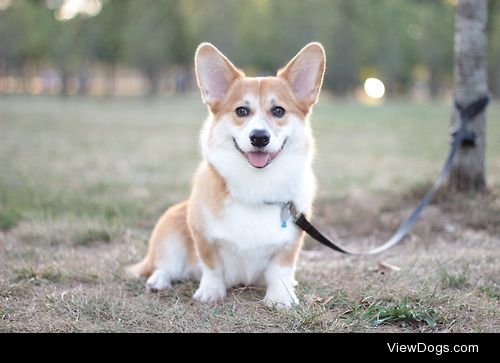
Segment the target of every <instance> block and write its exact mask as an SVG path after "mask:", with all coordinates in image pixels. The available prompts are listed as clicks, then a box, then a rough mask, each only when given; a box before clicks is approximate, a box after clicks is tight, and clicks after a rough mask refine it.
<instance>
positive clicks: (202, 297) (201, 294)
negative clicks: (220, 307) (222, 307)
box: [193, 286, 226, 304]
mask: <svg viewBox="0 0 500 363" xmlns="http://www.w3.org/2000/svg"><path fill="white" fill-rule="evenodd" d="M225 297H226V288H225V286H200V287H199V288H198V290H196V292H195V293H194V295H193V299H195V300H198V301H201V302H203V303H209V304H214V303H218V302H222V300H224V298H225Z"/></svg>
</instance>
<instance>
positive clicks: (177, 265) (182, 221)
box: [127, 203, 199, 292]
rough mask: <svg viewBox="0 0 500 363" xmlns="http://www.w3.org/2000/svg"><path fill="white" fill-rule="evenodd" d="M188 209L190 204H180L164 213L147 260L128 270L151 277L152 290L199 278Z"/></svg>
mask: <svg viewBox="0 0 500 363" xmlns="http://www.w3.org/2000/svg"><path fill="white" fill-rule="evenodd" d="M186 208H187V205H186V203H181V204H177V205H175V206H173V207H172V208H170V209H168V210H167V211H166V212H165V213H164V214H163V216H162V217H161V218H160V220H159V221H158V223H157V224H156V226H155V228H154V230H153V233H152V235H151V238H150V240H149V249H148V253H147V255H146V257H145V258H144V259H143V260H142V261H141V262H139V263H137V264H135V265H132V266H130V267H129V268H128V269H127V271H128V272H129V273H130V274H131V275H133V276H135V277H140V276H145V277H148V280H147V285H146V288H147V290H148V291H151V292H156V291H159V290H162V289H166V288H169V287H170V286H171V284H172V281H176V280H184V279H187V278H189V277H193V276H194V277H196V276H197V275H199V272H198V266H197V265H198V262H197V258H196V253H195V251H194V244H193V241H192V238H191V235H190V233H189V230H188V228H187V222H186Z"/></svg>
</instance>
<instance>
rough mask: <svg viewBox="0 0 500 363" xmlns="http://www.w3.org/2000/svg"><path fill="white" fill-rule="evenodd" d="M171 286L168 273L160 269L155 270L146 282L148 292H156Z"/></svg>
mask: <svg viewBox="0 0 500 363" xmlns="http://www.w3.org/2000/svg"><path fill="white" fill-rule="evenodd" d="M171 286H172V281H171V279H170V276H169V274H168V273H166V272H165V271H162V270H155V272H153V274H152V275H151V276H150V277H149V279H148V281H147V282H146V290H147V291H148V292H158V291H160V290H164V289H168V288H169V287H171Z"/></svg>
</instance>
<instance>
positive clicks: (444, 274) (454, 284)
mask: <svg viewBox="0 0 500 363" xmlns="http://www.w3.org/2000/svg"><path fill="white" fill-rule="evenodd" d="M441 284H442V286H443V288H445V289H447V288H452V289H461V288H464V287H467V286H469V266H467V265H466V266H464V267H462V269H461V271H459V272H455V273H453V272H449V271H448V270H446V268H444V267H443V268H442V270H441Z"/></svg>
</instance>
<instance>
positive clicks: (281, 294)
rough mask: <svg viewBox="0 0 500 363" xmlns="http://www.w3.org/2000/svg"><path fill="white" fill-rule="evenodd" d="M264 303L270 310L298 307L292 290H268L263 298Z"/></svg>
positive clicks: (297, 300)
mask: <svg viewBox="0 0 500 363" xmlns="http://www.w3.org/2000/svg"><path fill="white" fill-rule="evenodd" d="M264 303H265V304H266V305H267V306H268V307H270V308H278V309H290V308H292V307H293V306H295V305H299V299H298V298H297V295H295V292H294V291H293V289H291V288H290V289H286V288H284V287H283V288H279V289H268V290H267V292H266V296H265V297H264Z"/></svg>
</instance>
